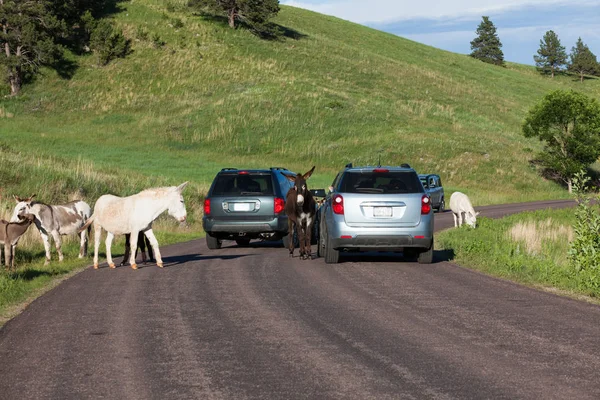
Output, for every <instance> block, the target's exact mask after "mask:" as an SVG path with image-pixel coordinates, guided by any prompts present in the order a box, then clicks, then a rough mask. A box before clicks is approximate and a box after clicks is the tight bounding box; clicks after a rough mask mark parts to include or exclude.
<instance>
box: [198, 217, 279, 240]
mask: <svg viewBox="0 0 600 400" xmlns="http://www.w3.org/2000/svg"><path fill="white" fill-rule="evenodd" d="M202 226H203V228H204V231H205V232H206V233H210V234H215V235H220V234H223V235H228V234H229V235H235V234H239V233H257V234H258V233H273V232H281V233H287V230H288V219H287V216H278V217H275V218H273V219H271V220H265V221H244V220H221V219H215V218H209V217H203V218H202Z"/></svg>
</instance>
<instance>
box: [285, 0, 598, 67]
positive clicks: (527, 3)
mask: <svg viewBox="0 0 600 400" xmlns="http://www.w3.org/2000/svg"><path fill="white" fill-rule="evenodd" d="M280 3H281V4H286V5H291V6H295V7H301V8H306V9H310V10H314V11H317V12H320V13H323V14H328V15H334V16H336V17H339V18H342V19H345V20H349V21H353V22H357V23H359V24H363V25H367V26H370V27H373V28H376V29H379V30H382V31H386V32H390V33H394V34H396V35H398V36H402V37H405V38H407V39H411V40H414V41H416V42H420V43H425V44H428V45H430V46H434V47H437V48H440V49H444V50H449V51H453V52H456V53H462V54H469V53H470V52H471V47H470V42H471V40H473V38H475V30H476V29H477V26H478V25H479V23H480V22H481V17H482V16H483V15H487V16H489V17H490V19H491V20H492V22H493V23H494V25H495V26H496V28H497V29H498V36H499V37H500V41H501V42H502V45H503V46H502V51H503V52H504V58H505V59H506V60H507V61H513V62H518V63H521V64H531V65H533V64H534V61H533V55H534V54H536V51H537V49H538V48H539V46H540V39H541V38H542V37H543V36H544V33H546V32H547V31H548V30H553V31H554V32H556V34H557V35H558V37H559V39H560V41H561V44H562V45H563V46H564V47H565V48H566V50H567V53H570V51H571V47H573V46H574V45H575V42H576V41H577V38H578V37H581V38H582V40H583V42H584V43H585V44H587V45H588V47H589V48H590V50H591V51H592V52H593V53H594V54H595V55H596V56H597V57H598V59H599V60H600V0H453V1H448V0H446V1H444V0H433V1H423V2H418V1H414V0H280Z"/></svg>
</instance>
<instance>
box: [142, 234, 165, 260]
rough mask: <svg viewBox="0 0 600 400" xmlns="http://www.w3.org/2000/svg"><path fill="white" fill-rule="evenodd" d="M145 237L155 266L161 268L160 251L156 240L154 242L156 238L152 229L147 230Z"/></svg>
mask: <svg viewBox="0 0 600 400" xmlns="http://www.w3.org/2000/svg"><path fill="white" fill-rule="evenodd" d="M144 233H145V234H146V237H147V238H148V240H150V245H151V246H152V251H153V252H154V257H155V258H156V265H158V266H159V267H161V268H162V267H163V260H162V257H161V256H160V249H159V248H158V240H156V236H154V232H152V229H148V230H147V231H146V232H144Z"/></svg>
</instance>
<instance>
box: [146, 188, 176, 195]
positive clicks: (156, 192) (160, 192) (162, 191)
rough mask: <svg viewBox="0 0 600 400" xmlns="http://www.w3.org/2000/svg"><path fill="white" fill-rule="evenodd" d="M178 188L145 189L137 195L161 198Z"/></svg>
mask: <svg viewBox="0 0 600 400" xmlns="http://www.w3.org/2000/svg"><path fill="white" fill-rule="evenodd" d="M175 187H176V186H161V187H155V188H148V189H144V190H142V191H141V192H139V193H137V194H138V195H141V194H143V195H146V196H161V195H164V194H165V193H168V192H169V191H171V190H173V188H175Z"/></svg>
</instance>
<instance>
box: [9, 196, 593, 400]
mask: <svg viewBox="0 0 600 400" xmlns="http://www.w3.org/2000/svg"><path fill="white" fill-rule="evenodd" d="M567 205H569V204H568V203H566V202H546V203H537V204H526V205H513V206H492V207H484V208H481V209H480V210H481V211H482V214H483V215H489V216H501V215H506V214H509V213H511V212H515V211H518V210H522V209H532V208H539V207H540V206H542V207H546V206H552V207H562V206H567ZM451 220H452V217H451V215H450V214H448V213H446V214H443V215H440V216H438V217H436V226H437V227H438V228H442V227H447V226H449V225H450V224H451V223H452V222H451ZM164 255H165V261H166V267H165V268H164V269H159V268H157V267H156V266H154V265H152V266H148V267H146V268H141V269H140V270H138V271H132V270H131V269H130V268H127V267H123V268H117V269H116V270H110V269H108V268H101V269H99V270H92V269H87V270H85V271H83V272H82V273H80V274H78V275H76V276H74V277H73V278H71V279H69V280H68V281H66V282H64V283H63V284H61V285H60V286H58V287H57V288H55V289H54V290H52V291H51V292H49V293H47V294H46V295H44V296H42V297H41V298H39V299H38V300H36V301H35V302H34V303H33V304H31V306H30V307H28V308H27V309H26V310H25V312H23V313H22V314H21V315H19V316H18V317H16V318H15V319H13V320H12V321H10V322H9V323H7V324H6V325H5V326H4V328H2V330H0V398H2V399H85V398H107V399H236V400H237V399H361V400H362V399H484V398H491V399H598V398H600V334H599V327H600V307H598V306H596V305H591V304H587V303H583V302H578V301H575V300H571V299H566V298H561V297H558V296H555V295H552V294H549V293H545V292H540V291H536V290H532V289H528V288H525V287H522V286H519V285H515V284H512V283H509V282H505V281H502V280H498V279H493V278H490V277H487V276H484V275H482V274H479V273H477V272H473V271H470V270H467V269H464V268H461V267H459V266H457V265H454V264H452V263H450V262H446V261H444V259H443V258H444V257H443V254H436V257H437V260H436V261H437V262H435V263H434V264H431V265H419V264H414V263H406V262H403V260H402V258H401V257H395V256H392V255H385V256H383V257H377V258H375V257H373V256H371V255H366V256H357V257H351V258H345V259H344V262H343V263H341V264H339V265H334V266H332V265H325V264H324V262H323V260H322V259H318V260H312V261H300V260H299V259H298V258H294V259H289V258H288V256H287V251H286V250H285V249H283V248H279V247H275V246H266V245H263V244H258V245H255V246H253V247H250V248H239V247H237V246H231V247H228V248H223V249H221V250H214V251H210V250H208V249H207V248H206V247H205V245H204V241H203V240H197V241H192V242H189V243H183V244H178V245H174V246H169V247H165V248H164Z"/></svg>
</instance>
